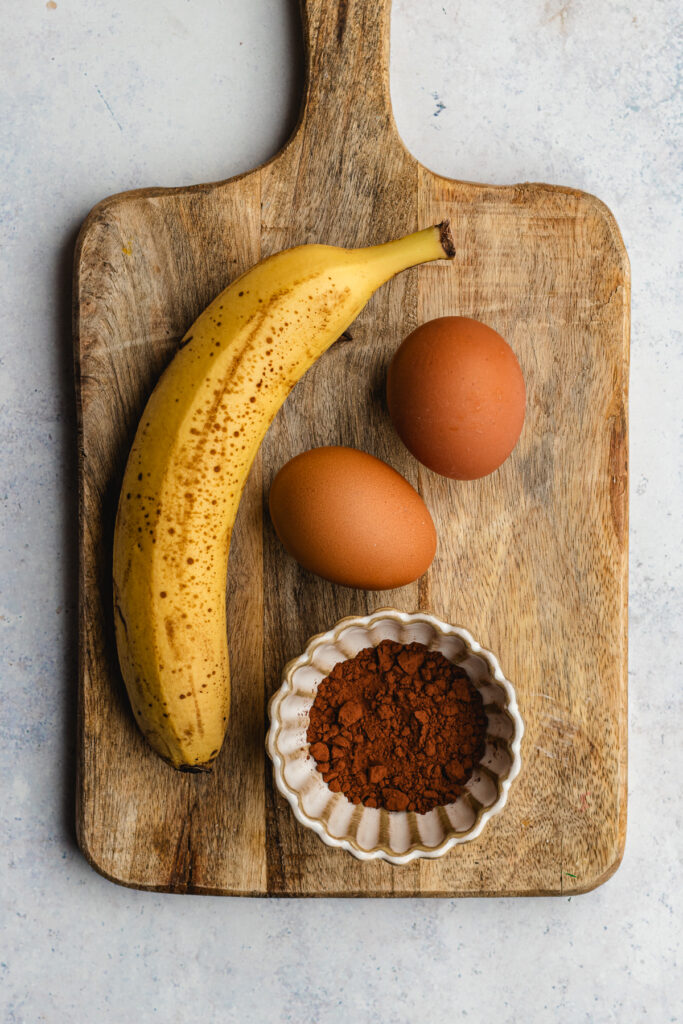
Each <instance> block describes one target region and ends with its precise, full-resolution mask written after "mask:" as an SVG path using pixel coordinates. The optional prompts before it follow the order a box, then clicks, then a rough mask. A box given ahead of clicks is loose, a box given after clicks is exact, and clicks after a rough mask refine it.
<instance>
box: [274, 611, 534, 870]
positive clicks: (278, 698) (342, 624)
mask: <svg viewBox="0 0 683 1024" xmlns="http://www.w3.org/2000/svg"><path fill="white" fill-rule="evenodd" d="M382 619H393V620H394V621H398V622H400V623H402V624H403V625H408V624H410V623H412V622H424V623H427V624H428V625H430V626H432V627H433V629H434V630H435V631H436V632H437V633H440V634H441V635H442V636H444V637H449V636H457V637H459V638H460V639H461V640H462V641H463V642H464V644H465V646H466V648H467V649H468V650H469V652H470V653H471V654H474V655H477V656H478V657H480V658H483V660H484V661H485V662H486V664H487V665H488V667H489V669H490V671H491V676H492V678H493V679H494V680H495V681H496V683H498V684H499V685H500V686H502V688H503V689H504V690H505V694H506V697H507V704H506V706H505V710H506V711H507V713H508V715H509V716H510V718H511V719H512V721H513V722H514V727H515V729H514V736H513V739H512V740H511V741H509V742H508V743H507V747H508V749H509V751H510V754H511V755H512V764H511V765H510V768H509V770H508V772H507V774H506V776H505V777H504V778H503V779H501V780H500V794H499V796H498V799H497V800H496V801H495V802H494V803H493V804H491V806H490V807H486V808H485V809H484V810H482V811H481V812H480V813H479V816H478V818H477V819H476V820H475V822H474V824H473V825H472V827H471V828H470V829H468V831H467V832H465V833H463V834H462V835H455V836H449V837H448V838H447V839H444V840H443V842H441V843H439V844H438V846H432V847H430V846H423V845H422V844H419V843H415V844H414V845H413V846H411V847H410V849H408V850H407V851H406V852H405V853H397V852H396V851H393V850H391V848H390V847H387V846H375V847H373V849H371V850H365V849H363V848H362V847H360V846H358V845H357V844H356V843H352V842H350V841H349V840H348V839H343V838H340V837H337V836H333V835H332V834H331V833H330V832H329V831H328V830H327V828H326V826H325V823H324V822H323V821H321V820H320V819H318V818H311V817H310V815H308V814H307V813H306V812H305V811H304V810H303V808H302V806H301V801H300V797H299V793H298V791H297V790H296V789H293V788H292V787H291V786H290V785H289V784H288V783H287V782H286V780H285V777H284V764H285V762H284V758H283V757H282V755H281V753H280V751H279V750H278V747H277V739H278V735H279V733H280V732H281V730H282V728H283V725H282V721H281V719H280V717H279V711H280V705H281V703H282V701H283V700H284V699H285V698H286V697H287V696H289V695H290V694H292V693H293V692H294V686H293V683H292V676H293V674H294V672H295V671H296V669H298V668H300V667H301V666H303V665H310V664H312V663H313V658H312V656H313V654H314V652H315V650H316V649H317V648H318V647H320V646H322V645H324V644H330V643H332V644H334V643H335V642H336V640H337V637H338V634H339V633H340V632H341V631H342V630H344V629H347V628H348V627H350V626H358V627H364V628H366V629H370V628H372V627H373V626H375V625H377V622H378V621H381V620H382ZM268 717H269V719H270V726H269V729H268V733H267V736H266V750H267V752H268V756H269V757H270V759H271V761H272V762H273V775H274V779H275V785H276V786H277V788H278V790H279V792H280V793H281V794H282V795H283V796H284V797H285V799H286V800H287V801H288V803H289V805H290V807H291V808H292V811H293V812H294V816H295V818H296V819H297V821H299V822H300V823H301V824H302V825H304V826H305V827H306V828H310V829H311V830H312V831H313V832H315V833H316V835H317V836H318V837H319V838H320V839H321V840H322V841H323V843H325V844H326V845H327V846H332V847H336V848H338V849H341V850H346V851H347V853H350V854H352V855H353V856H354V857H356V858H357V859H358V860H366V861H367V860H386V861H388V862H389V863H390V864H397V865H402V864H409V863H410V862H411V861H414V860H418V859H419V858H425V859H426V858H429V859H434V858H436V857H442V856H443V855H444V854H445V853H448V851H449V850H452V849H453V847H454V846H459V845H460V844H461V843H466V842H470V841H471V840H473V839H476V838H477V837H478V836H479V835H480V834H481V832H482V830H483V829H484V827H485V826H486V825H487V823H488V822H489V821H490V819H491V818H493V817H494V816H495V815H496V814H499V813H500V812H501V811H502V810H503V807H504V806H505V804H506V803H507V799H508V793H509V791H510V786H511V785H512V783H513V781H514V780H515V778H516V777H517V775H518V774H519V771H520V768H521V766H522V758H521V753H520V748H521V742H522V736H523V735H524V722H523V720H522V716H521V714H520V712H519V707H518V705H517V695H516V693H515V689H514V687H513V685H512V683H511V682H510V681H509V680H508V679H506V677H505V676H504V675H503V671H502V669H501V667H500V664H499V663H498V659H497V658H496V656H495V654H493V652H492V651H489V650H487V648H485V647H482V645H481V644H480V643H479V642H478V641H477V640H475V639H474V637H473V636H472V634H471V633H470V632H469V630H467V629H465V628H464V627H462V626H453V625H451V624H450V623H448V622H444V621H443V620H442V619H439V618H437V617H436V616H435V615H432V614H431V613H429V612H402V611H399V610H398V609H397V608H378V609H377V610H376V611H374V612H371V613H370V614H369V615H347V616H345V617H344V618H343V619H339V621H338V622H336V623H335V625H334V626H332V628H331V629H328V630H326V631H325V632H323V633H316V634H315V635H314V636H312V637H311V638H310V639H309V641H308V643H307V644H306V648H305V650H304V652H303V653H302V654H300V655H299V656H298V657H296V658H293V659H292V660H291V661H288V662H287V664H286V665H285V667H284V669H283V670H282V683H281V685H280V687H279V688H278V689H277V690H276V691H275V693H274V694H273V696H272V697H271V698H270V700H269V701H268ZM388 813H389V814H404V813H405V812H404V811H398V812H394V811H389V812H388Z"/></svg>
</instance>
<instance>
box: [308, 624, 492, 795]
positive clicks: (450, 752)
mask: <svg viewBox="0 0 683 1024" xmlns="http://www.w3.org/2000/svg"><path fill="white" fill-rule="evenodd" d="M486 724H487V722H486V714H485V712H484V705H483V701H482V699H481V696H480V694H479V693H478V692H477V690H476V689H475V688H474V686H473V685H472V684H471V683H470V681H469V679H468V678H467V676H466V674H465V672H464V671H463V670H462V669H460V668H458V666H457V665H453V664H452V662H450V661H448V659H447V658H445V657H444V656H443V654H440V653H439V652H438V651H430V650H428V648H427V647H425V646H424V644H418V643H411V644H400V643H395V642H394V641H393V640H383V641H382V642H381V643H380V644H379V645H378V646H377V647H368V648H366V649H365V650H363V651H360V653H359V654H357V655H356V657H355V658H349V659H348V660H347V661H341V662H339V663H338V664H337V665H335V667H334V668H333V669H332V671H331V672H330V674H329V675H328V676H326V677H325V679H323V680H322V682H321V683H320V685H319V686H318V690H317V693H316V696H315V700H314V702H313V706H312V708H311V711H310V721H309V726H308V730H307V733H306V738H307V740H308V742H309V744H310V748H309V750H310V754H311V756H312V757H313V758H314V759H315V761H316V763H317V767H318V771H319V772H320V773H321V774H322V777H323V779H324V780H325V782H326V783H327V784H328V786H329V788H330V789H331V790H332V791H333V792H335V793H339V792H342V793H343V794H344V795H345V796H346V797H347V799H349V800H350V801H351V802H352V803H354V804H358V803H363V804H364V805H365V806H366V807H384V808H386V809H387V810H388V811H405V810H407V811H417V812H418V813H419V814H425V813H426V812H427V811H431V810H432V809H433V808H434V807H438V806H440V805H442V804H449V803H452V802H453V801H454V800H456V799H457V797H458V796H460V794H461V793H462V792H463V789H464V786H465V783H466V782H467V780H468V779H469V778H470V777H471V775H472V773H473V770H474V768H475V767H476V765H477V763H478V762H479V760H480V759H481V757H482V755H483V753H484V747H485V739H486Z"/></svg>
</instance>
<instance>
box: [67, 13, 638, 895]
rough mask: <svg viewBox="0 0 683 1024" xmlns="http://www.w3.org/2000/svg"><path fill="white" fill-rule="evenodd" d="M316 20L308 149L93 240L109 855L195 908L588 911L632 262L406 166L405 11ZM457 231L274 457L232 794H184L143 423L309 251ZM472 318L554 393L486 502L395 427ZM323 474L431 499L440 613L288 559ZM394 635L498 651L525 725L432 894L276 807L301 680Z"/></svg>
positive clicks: (518, 203) (95, 493) (422, 594)
mask: <svg viewBox="0 0 683 1024" xmlns="http://www.w3.org/2000/svg"><path fill="white" fill-rule="evenodd" d="M302 6H303V22H304V37H305V43H306V49H307V77H306V85H305V90H304V103H303V109H302V114H301V118H300V121H299V124H298V126H297V128H296V130H295V132H294V134H293V136H292V138H291V139H290V141H289V142H288V143H287V145H286V146H285V147H284V149H283V150H282V151H281V152H280V153H279V154H278V155H277V156H276V157H275V158H274V159H273V160H271V161H270V162H269V163H267V164H265V165H264V166H263V167H260V168H258V169H257V170H255V171H252V172H251V173H249V174H245V175H242V176H240V177H237V178H233V179H231V180H229V181H226V182H219V183H217V184H211V185H198V186H196V187H193V188H180V189H162V188H151V189H144V190H140V191H136V192H129V193H126V194H123V195H118V196H113V197H112V198H110V199H106V200H104V202H102V203H100V204H99V205H98V206H97V207H96V208H95V209H94V210H93V212H92V213H91V214H90V216H89V217H88V219H87V221H86V222H85V224H84V226H83V229H82V231H81V234H80V237H79V240H78V245H77V251H76V271H75V272H76V283H75V298H74V322H75V328H74V329H75V363H76V382H77V395H78V410H79V422H80V516H81V519H80V524H81V560H80V654H81V661H80V703H79V721H80V732H79V736H80V739H79V765H78V805H77V819H78V835H79V840H80V844H81V848H82V850H83V852H84V853H85V856H86V857H87V858H88V860H89V861H90V863H91V864H92V865H93V866H94V867H95V868H96V869H97V870H98V871H100V872H101V873H102V874H104V875H105V876H106V877H108V878H110V879H112V880H114V881H117V882H120V883H122V884H124V885H131V886H136V887H139V888H146V889H157V890H171V891H175V892H195V893H224V894H245V895H247V894H248V895H266V894H269V895H309V896H312V895H316V896H318V895H319V896H322V895H372V896H386V895H421V896H427V895H441V896H444V895H447V896H456V895H487V896H492V895H522V894H525V895H526V894H540V893H567V892H580V891H584V890H586V889H590V888H591V887H593V886H595V885H597V884H599V883H600V882H602V881H604V880H605V879H606V878H608V877H609V876H610V874H611V873H612V872H613V871H614V870H615V869H616V867H617V865H618V864H619V861H620V858H621V855H622V852H623V846H624V837H625V828H626V643H627V619H626V611H627V538H628V524H627V462H626V454H627V447H626V446H627V412H626V402H627V387H628V343H629V264H628V258H627V255H626V251H625V249H624V245H623V242H622V239H621V236H620V234H619V230H618V228H617V225H616V223H615V221H614V218H613V217H612V215H611V213H610V212H609V210H608V209H607V208H606V207H605V206H604V205H603V204H602V203H601V202H599V201H598V200H597V199H595V198H594V197H593V196H590V195H586V194H585V193H581V192H577V191H574V190H572V189H566V188H558V187H553V186H549V185H530V184H523V185H513V186H509V187H504V188H496V187H492V186H488V185H476V184H471V183H465V182H459V181H451V180H449V179H447V178H442V177H440V176H439V175H436V174H433V173H432V172H431V171H428V170H427V169H426V168H424V167H422V166H421V165H420V164H419V163H418V162H417V161H416V160H415V159H414V158H413V157H412V156H411V154H410V153H408V152H407V151H406V149H405V148H404V146H403V144H402V142H401V140H400V138H399V136H398V134H397V131H396V128H395V125H394V122H393V118H392V113H391V103H390V99H389V85H388V24H389V6H390V0H304V2H303V5H302ZM444 217H449V218H450V220H451V224H452V228H453V234H454V237H455V243H456V248H457V256H456V259H455V261H454V262H453V263H450V264H446V263H443V264H432V265H429V266H426V267H420V268H419V269H416V270H412V271H410V272H408V273H405V274H402V275H401V276H399V277H398V278H396V279H395V280H393V281H392V282H390V283H389V284H387V285H385V286H384V287H383V288H382V289H380V291H379V292H378V293H377V295H376V296H375V297H374V298H373V299H372V301H371V302H370V303H369V305H368V306H367V308H366V309H365V310H364V312H363V313H362V314H361V316H360V317H359V318H358V320H357V321H356V323H355V324H354V325H353V327H352V329H351V335H352V340H350V341H348V340H342V341H340V342H339V343H337V344H336V345H334V346H333V347H332V348H331V349H330V350H329V351H328V353H327V354H326V355H325V356H323V358H322V359H321V360H320V361H319V363H318V364H316V366H315V367H314V368H313V369H312V370H310V371H309V372H308V374H307V375H306V377H305V378H304V379H303V380H302V381H301V383H300V384H298V385H297V387H296V389H295V390H294V392H293V393H292V395H291V396H290V397H289V398H288V399H287V401H286V403H285V405H284V407H283V408H282V410H281V412H280V413H279V415H278V416H277V418H276V420H275V422H274V423H273V425H272V427H271V429H270V431H269V433H268V435H267V437H266V440H265V442H264V444H263V447H262V450H261V452H260V455H259V457H258V459H257V461H256V463H255V465H254V467H253V469H252V472H251V475H250V478H249V481H248V484H247V488H246V491H245V494H244V497H243V499H242V504H241V507H240V512H239V517H238V521H237V526H236V530H235V533H234V538H233V546H232V550H231V555H230V572H229V583H228V595H227V600H228V618H229V633H230V636H229V642H230V655H231V668H232V675H233V687H234V689H233V702H232V717H231V723H230V729H229V734H228V737H227V741H226V745H225V748H224V750H223V752H222V754H221V756H220V759H219V761H218V763H217V766H216V768H215V770H214V772H213V774H212V775H208V776H206V775H184V774H178V773H176V772H174V771H173V770H172V769H171V768H169V767H168V766H167V765H166V764H164V763H163V762H162V761H160V760H159V759H158V758H157V757H156V755H155V754H153V753H152V751H151V750H150V749H149V748H148V747H147V746H146V744H145V742H144V741H143V739H142V736H141V735H140V733H139V732H138V730H137V728H136V726H135V723H134V722H133V719H132V716H131V713H130V710H129V706H128V703H127V698H126V694H125V690H124V688H123V684H122V681H121V677H120V674H119V671H118V666H117V660H116V652H115V647H114V640H113V629H112V608H111V569H110V565H111V548H112V531H113V524H114V516H115V510H116V503H117V498H118V492H119V486H120V481H121V475H122V471H123V467H124V462H125V459H126V456H127V453H128V449H129V446H130V443H131V441H132V437H133V433H134V430H135V427H136V425H137V421H138V417H139V415H140V412H141V410H142V408H143V405H144V403H145V401H146V399H147V397H148V395H149V393H150V391H151V390H152V387H153V386H154V384H155V382H156V380H157V378H158V377H159V375H160V373H161V371H162V370H163V368H164V367H165V366H166V364H167V363H168V361H169V360H170V359H171V357H172V356H173V354H174V352H175V350H176V347H177V345H178V342H179V340H180V338H181V336H182V335H183V333H184V332H185V330H186V329H187V327H188V326H189V325H190V324H191V323H192V321H193V320H194V318H195V317H196V316H197V314H198V313H199V312H200V311H201V310H202V309H203V307H204V306H206V305H207V304H208V302H209V301H210V300H211V299H212V298H213V297H214V296H215V295H216V294H217V292H219V291H220V290H221V289H222V288H224V287H225V286H226V285H227V284H228V283H229V282H230V281H231V280H232V279H233V278H234V277H236V276H237V275H238V274H240V273H241V272H242V271H244V270H245V269H247V268H248V267H250V266H251V265H252V264H254V263H256V262H257V261H258V260H259V259H261V258H262V257H264V256H266V255H268V254H270V253H273V252H276V251H277V250H279V249H284V248H287V247H289V246H292V245H297V244H300V243H302V242H327V243H332V244H336V245H343V246H360V245H368V244H370V243H375V242H381V241H385V240H387V239H389V238H394V237H397V236H399V235H402V234H405V233H407V232H409V231H413V230H415V229H416V228H417V227H418V226H419V227H424V226H427V225H429V224H432V223H436V222H437V221H439V220H441V219H443V218H444ZM444 314H458V315H465V316H471V317H475V318H477V319H480V320H483V321H485V322H486V323H487V324H490V325H491V326H492V327H494V328H495V329H496V330H498V331H500V332H501V334H503V335H504V337H506V338H507V339H508V341H509V342H510V344H511V345H512V346H513V348H514V350H515V352H516V353H517V355H518V357H519V359H520V362H521V364H522V367H523V370H524V374H525V377H526V382H527V390H528V409H527V419H526V425H525V428H524V431H523V433H522V437H521V440H520V443H519V445H518V447H517V448H516V450H515V452H514V453H513V455H512V457H511V458H510V459H509V460H508V462H507V463H506V464H505V465H504V466H503V467H502V469H500V470H499V471H498V472H497V473H494V474H493V475H492V476H490V477H488V478H487V479H484V480H480V481H474V482H470V483H458V482H455V481H450V480H446V479H443V478H440V477H438V476H436V475H434V474H433V473H431V472H429V471H428V470H426V469H424V468H422V467H420V466H419V465H418V464H417V463H416V462H415V460H414V459H413V458H412V457H411V456H410V455H409V454H408V453H407V451H406V450H405V449H404V448H403V447H402V445H401V444H400V442H399V441H398V440H397V437H396V435H395V433H394V431H393V429H392V427H391V424H390V422H389V419H388V417H387V413H386V410H385V406H384V400H383V390H382V389H383V380H384V374H385V370H386V366H387V363H388V360H389V359H390V357H391V354H392V353H393V351H394V350H395V349H396V347H397V346H398V344H399V342H400V341H401V340H402V338H403V337H404V336H405V335H406V334H407V333H408V332H409V331H411V330H412V329H413V328H414V327H415V326H416V325H417V324H418V323H421V322H422V321H425V320H428V319H431V318H432V317H436V316H442V315H444ZM324 444H347V445H352V446H356V447H358V448H362V449H364V450H366V451H369V452H372V453H373V454H374V455H377V456H379V457H381V458H383V459H385V460H386V461H388V462H389V463H391V465H393V466H395V467H396V469H398V470H399V471H400V472H401V473H402V474H403V475H404V476H405V477H406V478H407V479H408V480H410V481H411V482H412V483H413V484H414V485H415V486H416V487H417V488H418V489H419V490H420V492H421V493H422V495H423V496H424V498H425V500H426V502H427V505H428V506H429V508H430V509H431V511H432V514H433V517H434V520H435V523H436V525H437V530H438V535H439V547H438V552H437V556H436V559H435V562H434V564H433V566H432V568H431V569H430V571H429V572H428V573H427V575H426V576H425V577H423V578H422V579H421V580H420V581H419V583H416V584H414V585H412V586H408V587H404V588H402V589H401V590H397V591H395V592H384V593H365V592H361V591H354V590H347V589H341V588H337V587H335V586H333V585H332V584H330V583H326V582H323V581H322V580H319V579H317V578H315V577H313V576H312V575H309V574H308V573H306V572H304V571H303V570H301V569H299V568H298V566H297V565H296V564H295V563H294V562H293V560H292V559H290V558H289V557H288V556H286V555H285V554H284V552H283V550H282V548H281V547H280V545H279V544H278V542H277V539H276V538H275V536H274V533H273V530H272V527H271V525H270V522H269V520H268V515H267V511H265V508H266V504H265V501H266V496H267V493H268V487H269V484H270V481H271V479H272V477H273V475H274V473H275V472H276V471H277V469H278V468H279V467H280V466H282V465H283V463H284V462H285V461H286V460H288V459H289V458H290V457H291V456H292V455H294V454H296V453H297V452H300V451H302V450H304V449H307V448H310V447H312V446H315V445H324ZM386 605H394V606H396V607H398V608H401V609H405V610H409V611H410V610H415V609H428V610H430V611H432V612H434V613H435V614H436V615H438V616H440V617H442V618H444V619H446V620H448V621H450V622H453V623H456V624H459V625H462V626H465V627H467V628H468V629H470V631H471V632H472V633H473V634H474V635H475V636H476V637H477V639H479V640H480V641H481V642H482V643H483V644H484V645H485V646H486V647H489V648H490V649H491V650H493V651H494V652H496V654H497V655H498V657H499V660H500V662H501V665H502V667H503V670H504V672H505V673H506V674H507V676H508V678H509V679H511V680H512V681H513V683H514V684H515V686H516V689H517V694H518V699H519V705H520V709H521V712H522V715H523V717H524V720H525V723H526V734H525V737H524V742H523V748H522V762H523V763H522V773H521V775H520V777H519V778H518V780H517V781H516V782H515V783H514V785H513V787H512V790H511V795H510V799H509V802H508V805H507V807H506V809H505V811H504V813H503V814H502V815H501V816H499V817H498V818H496V819H494V820H493V821H492V822H491V823H490V824H489V825H488V826H487V828H486V829H485V830H484V833H483V834H482V836H481V837H480V838H479V839H477V840H476V841H474V842H471V843H468V844H465V845H463V846H459V847H456V849H454V850H453V851H451V852H450V853H449V854H448V855H447V856H445V857H443V858H441V859H439V860H436V861H423V862H421V863H420V862H418V863H415V864H411V865H409V866H406V867H392V866H390V865H388V864H385V863H378V862H373V863H359V862H358V861H356V860H355V859H353V858H352V857H351V856H349V855H348V854H347V853H345V852H343V851H339V850H331V849H328V848H327V847H325V846H323V844H322V843H321V842H320V841H319V840H318V839H317V838H316V837H315V836H314V835H313V834H312V833H310V832H309V831H307V830H305V829H304V828H302V827H301V826H300V825H299V824H297V822H296V821H295V819H294V817H293V816H292V814H291V812H290V809H289V806H288V805H287V804H286V803H285V801H284V800H283V799H282V798H281V797H280V796H279V795H278V794H277V793H276V792H275V791H274V788H273V784H272V780H271V772H270V765H269V763H268V762H267V759H266V756H265V753H264V736H265V729H266V703H267V700H268V698H269V696H270V695H271V694H272V693H273V691H274V690H275V689H276V688H277V686H278V685H279V678H280V672H281V670H282V667H283V665H284V664H285V662H286V661H287V660H288V659H289V658H291V657H293V656H294V655H297V654H298V653H300V652H301V650H302V649H303V648H304V646H305V644H306V641H307V639H308V637H309V636H310V635H311V634H314V633H317V632H319V631H321V630H323V629H326V628H328V627H329V626H331V625H332V624H333V623H334V622H336V620H337V619H339V618H341V617H342V616H343V615H349V614H364V613H366V612H368V611H371V610H373V609H375V608H377V607H381V606H386Z"/></svg>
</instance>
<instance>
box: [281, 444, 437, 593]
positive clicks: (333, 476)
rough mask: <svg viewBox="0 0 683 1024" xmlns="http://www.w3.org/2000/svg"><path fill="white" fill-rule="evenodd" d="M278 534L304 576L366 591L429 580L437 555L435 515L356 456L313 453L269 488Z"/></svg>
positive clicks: (381, 467)
mask: <svg viewBox="0 0 683 1024" xmlns="http://www.w3.org/2000/svg"><path fill="white" fill-rule="evenodd" d="M269 505H270V515H271V519H272V520H273V526H274V527H275V532H276V533H277V535H278V537H279V538H280V540H281V541H282V543H283V545H284V546H285V548H286V549H287V551H288V552H289V553H290V555H292V556H293V557H294V558H296V560H297V562H299V563H300V564H301V565H302V566H303V567H304V569H309V570H310V571H311V572H314V573H317V575H318V576H322V577H323V578H324V579H327V580H332V581H333V582H334V583H341V584H343V585H344V586H347V587H359V588H360V589H362V590H388V589H393V588H394V587H402V586H404V585H405V584H406V583H411V582H412V581H413V580H415V579H417V577H418V576H421V575H422V573H423V572H425V571H426V570H427V569H428V568H429V566H430V564H431V561H432V559H433V558H434V552H435V551H436V530H435V529H434V523H433V522H432V517H431V516H430V514H429V509H428V508H427V506H426V505H425V503H424V501H423V500H422V498H421V497H420V495H419V494H418V493H417V491H416V490H415V489H414V488H413V487H411V486H410V484H409V483H408V481H407V480H404V479H403V477H402V476H401V475H400V474H399V473H397V472H396V470H394V469H392V468H391V466H387V464H386V462H382V461H381V460H380V459H376V458H375V457H374V456H373V455H368V454H367V453H366V452H360V451H357V450H356V449H355V448H342V447H329V448H313V449H311V450H310V451H307V452H302V454H301V455H297V456H296V457H295V458H293V459H291V460H290V461H289V462H288V463H287V464H286V465H284V466H283V467H282V469H281V470H280V471H279V473H278V474H277V476H276V477H275V479H274V480H273V483H272V485H271V488H270V495H269Z"/></svg>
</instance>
